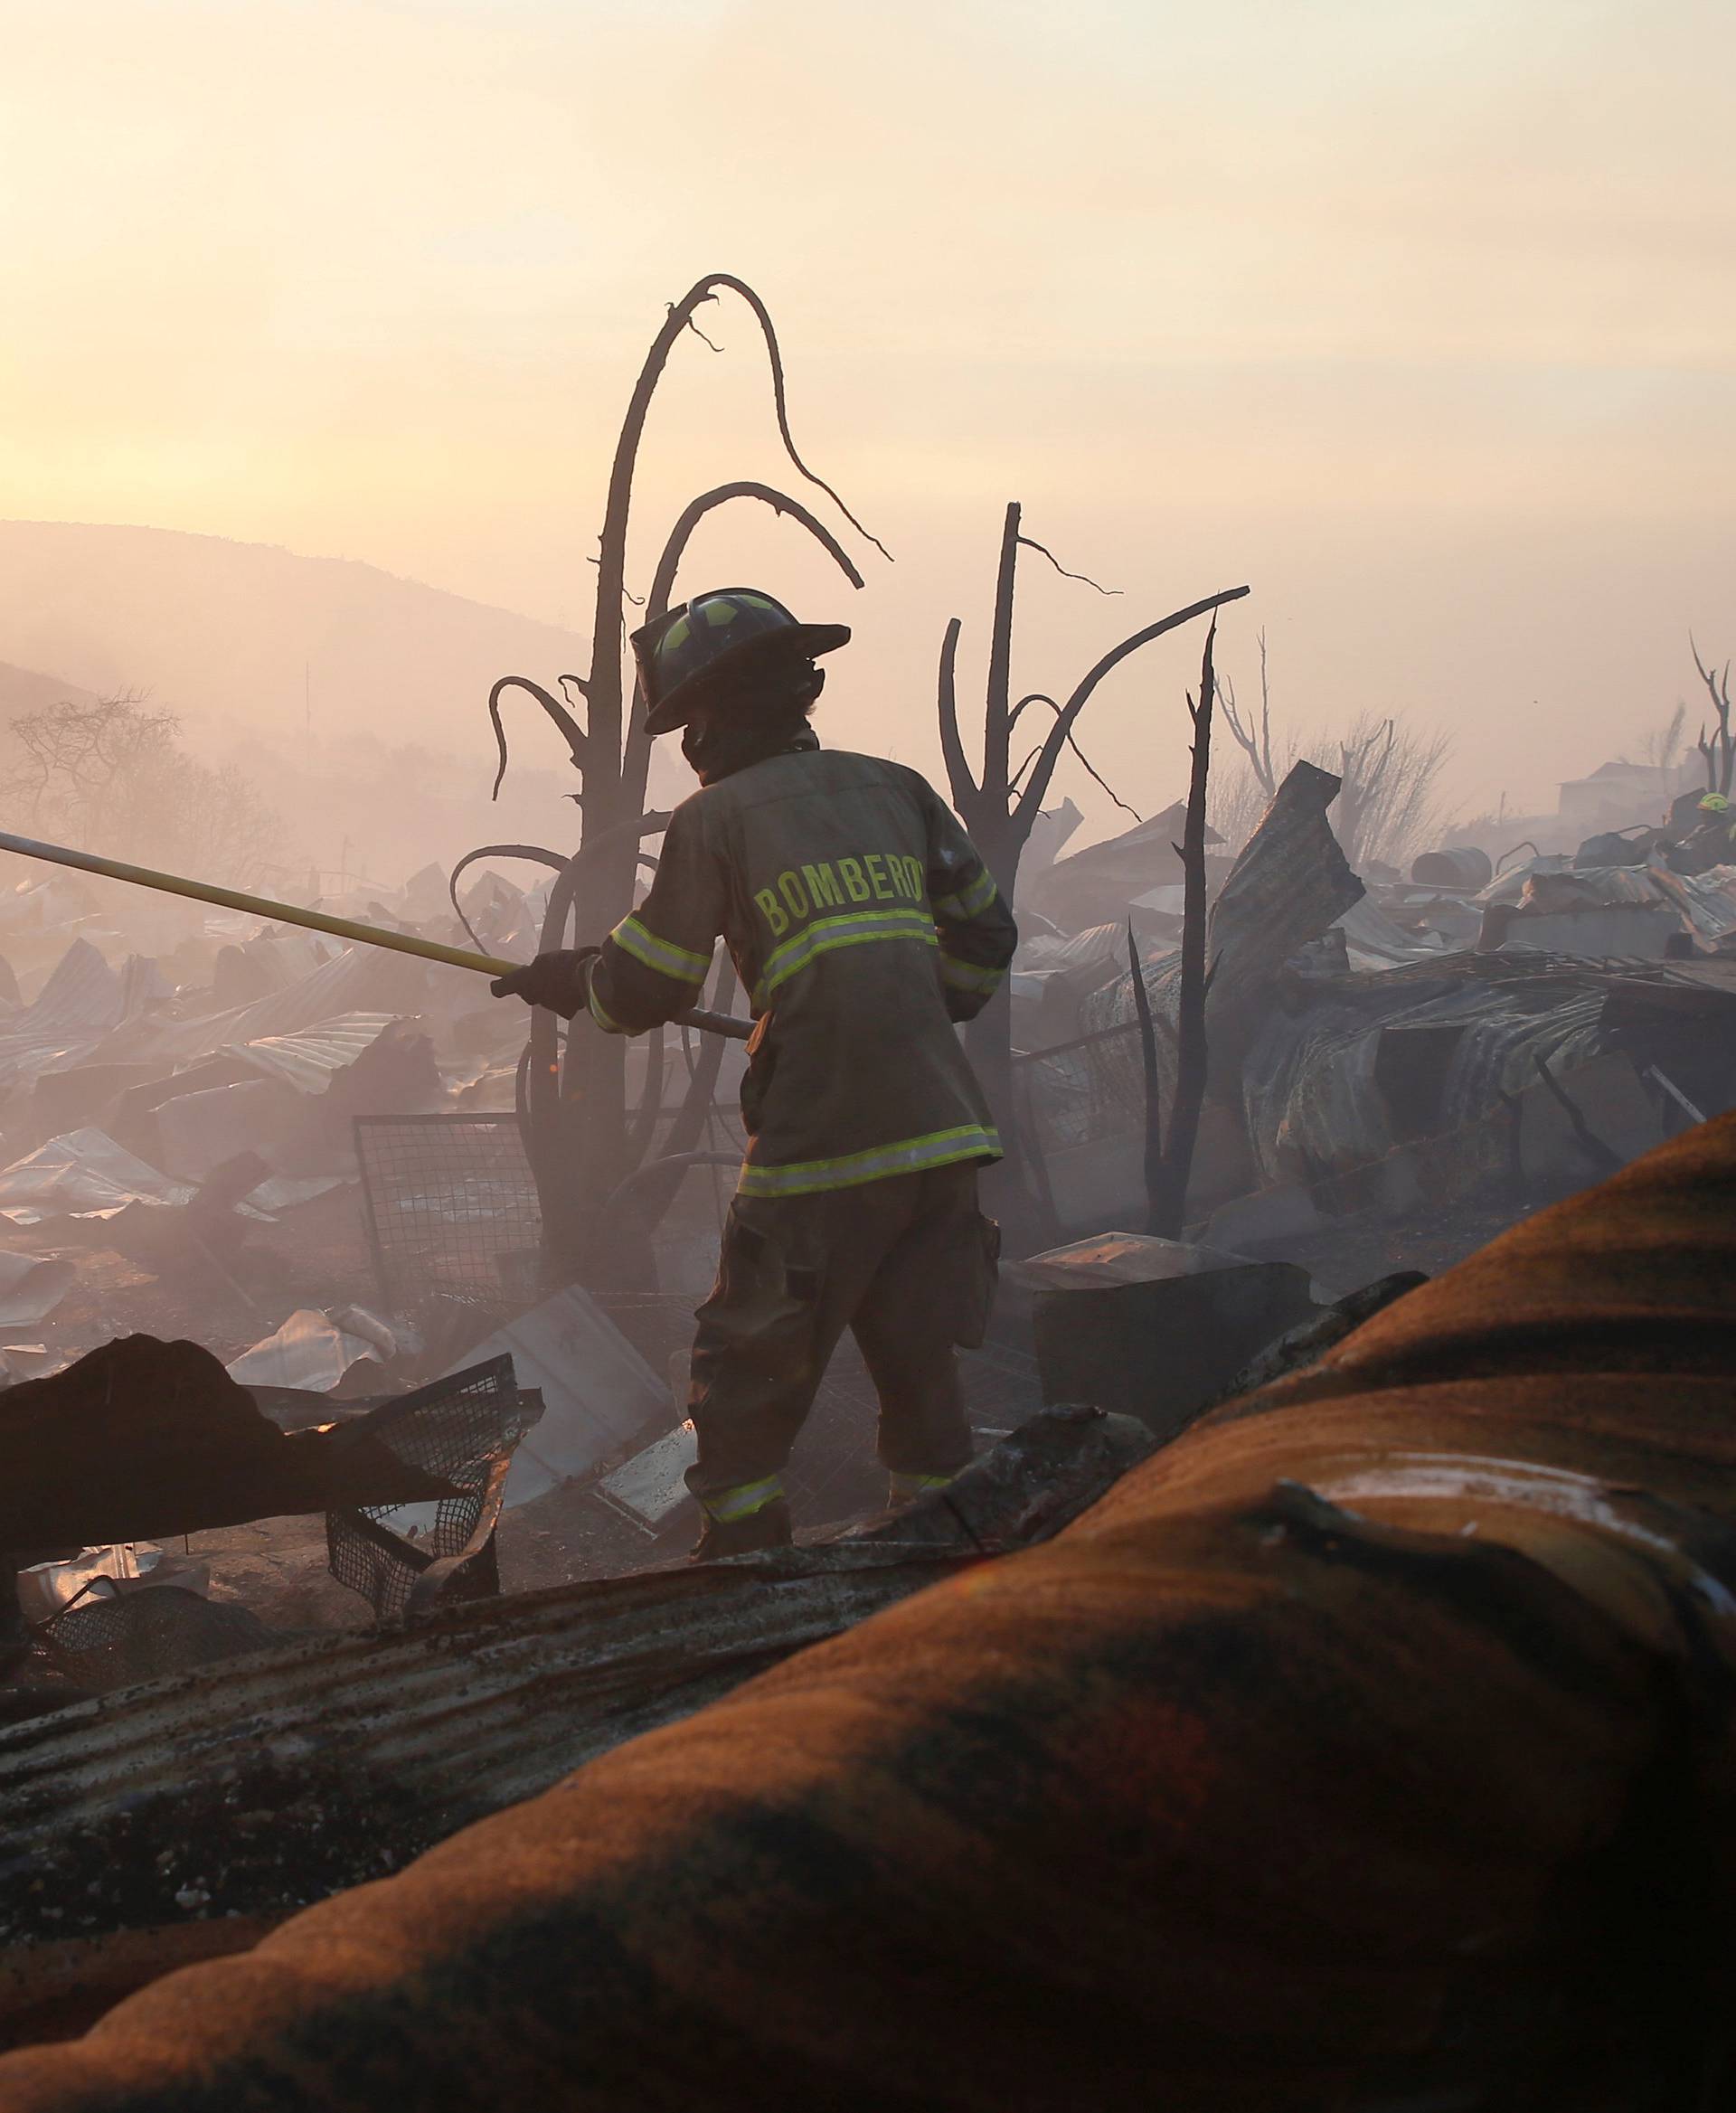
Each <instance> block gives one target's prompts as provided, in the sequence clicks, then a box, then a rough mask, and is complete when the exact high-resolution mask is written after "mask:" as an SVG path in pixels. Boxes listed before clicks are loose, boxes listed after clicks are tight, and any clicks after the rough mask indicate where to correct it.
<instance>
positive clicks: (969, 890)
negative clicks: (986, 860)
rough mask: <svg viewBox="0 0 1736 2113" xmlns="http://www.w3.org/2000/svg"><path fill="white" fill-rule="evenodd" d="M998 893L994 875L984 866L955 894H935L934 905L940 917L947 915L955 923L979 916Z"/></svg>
mask: <svg viewBox="0 0 1736 2113" xmlns="http://www.w3.org/2000/svg"><path fill="white" fill-rule="evenodd" d="M999 893H1000V890H999V889H998V888H997V887H996V886H995V876H994V874H993V873H990V872H989V870H988V868H987V867H986V866H984V867H983V868H982V870H981V872H980V873H978V874H977V878H976V879H975V880H974V881H972V882H969V884H968V885H967V886H966V887H963V888H960V889H959V891H958V893H957V894H956V895H937V896H936V897H935V899H934V907H935V908H936V909H937V910H939V912H940V914H941V916H942V917H949V918H951V919H952V920H953V921H954V922H955V923H957V924H962V923H963V922H964V921H965V920H966V919H967V918H972V917H980V916H981V915H982V914H983V912H984V910H986V909H987V908H988V906H989V904H990V903H991V902H993V901H994V900H995V897H996V896H997V895H998V894H999Z"/></svg>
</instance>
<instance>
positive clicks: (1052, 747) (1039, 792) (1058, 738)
mask: <svg viewBox="0 0 1736 2113" xmlns="http://www.w3.org/2000/svg"><path fill="white" fill-rule="evenodd" d="M1247 592H1248V590H1247V588H1245V587H1228V588H1225V589H1224V590H1223V591H1222V593H1221V594H1213V595H1208V596H1207V598H1206V599H1204V600H1203V601H1196V602H1192V603H1190V604H1189V606H1188V607H1187V608H1184V609H1175V610H1174V611H1173V612H1172V613H1171V614H1170V615H1169V616H1166V617H1160V618H1158V620H1157V621H1156V623H1155V624H1147V625H1146V627H1145V628H1144V629H1143V630H1140V631H1136V632H1135V633H1134V634H1133V636H1132V637H1129V638H1124V639H1123V640H1122V641H1121V643H1120V644H1119V645H1118V646H1111V647H1110V649H1109V652H1108V653H1106V654H1105V655H1104V656H1103V657H1102V659H1101V660H1099V662H1098V664H1097V665H1096V666H1095V667H1093V668H1092V669H1091V670H1090V672H1089V674H1086V675H1085V676H1084V677H1083V679H1082V680H1081V681H1080V684H1079V685H1078V687H1077V688H1076V689H1075V690H1074V691H1073V693H1072V695H1071V697H1069V698H1068V700H1067V702H1066V703H1065V704H1064V705H1063V706H1062V707H1061V712H1060V713H1059V714H1058V715H1057V717H1056V720H1055V723H1054V725H1053V726H1052V728H1051V730H1050V732H1049V738H1048V740H1046V741H1045V742H1044V743H1043V755H1042V758H1041V759H1039V761H1038V764H1037V768H1036V770H1035V772H1034V774H1033V777H1032V779H1031V782H1030V783H1029V784H1028V785H1027V786H1026V788H1025V789H1024V792H1023V793H1022V794H1021V795H1020V797H1019V801H1018V805H1017V807H1015V808H1014V819H1015V820H1016V822H1017V823H1018V824H1019V825H1020V826H1019V837H1020V841H1021V842H1023V841H1024V837H1025V836H1027V835H1029V834H1030V830H1031V825H1032V823H1033V821H1034V820H1035V819H1036V814H1037V809H1038V808H1039V807H1041V806H1042V805H1043V797H1044V795H1045V794H1046V793H1047V791H1048V789H1049V780H1050V779H1051V778H1052V777H1053V775H1054V769H1055V765H1056V763H1057V762H1058V761H1059V760H1060V759H1061V750H1062V749H1063V748H1064V747H1065V746H1066V743H1067V737H1068V735H1069V734H1070V733H1071V731H1072V730H1073V722H1074V721H1075V720H1076V719H1077V718H1078V717H1079V715H1080V712H1082V711H1083V710H1084V709H1085V707H1086V705H1087V704H1089V703H1090V701H1091V697H1092V694H1093V693H1094V692H1095V691H1096V689H1097V686H1098V684H1099V683H1100V682H1101V681H1102V680H1103V678H1104V676H1105V675H1107V674H1109V672H1110V670H1111V669H1112V668H1116V667H1118V666H1119V665H1121V663H1122V662H1123V661H1124V660H1125V659H1126V658H1127V656H1128V655H1129V654H1130V653H1137V651H1138V650H1139V648H1140V647H1141V646H1149V645H1150V644H1151V642H1152V640H1153V639H1154V638H1161V637H1163V636H1164V634H1165V631H1174V630H1175V629H1177V628H1178V627H1180V626H1181V625H1183V624H1191V623H1192V622H1193V621H1194V618H1195V617H1203V616H1206V615H1209V614H1211V613H1212V612H1213V611H1215V610H1217V609H1220V608H1222V607H1223V606H1224V605H1225V603H1226V602H1231V601H1240V600H1241V598H1242V596H1243V595H1245V594H1246V593H1247ZM1202 822H1203V818H1202Z"/></svg>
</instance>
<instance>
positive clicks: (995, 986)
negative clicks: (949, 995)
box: [940, 953, 1006, 997]
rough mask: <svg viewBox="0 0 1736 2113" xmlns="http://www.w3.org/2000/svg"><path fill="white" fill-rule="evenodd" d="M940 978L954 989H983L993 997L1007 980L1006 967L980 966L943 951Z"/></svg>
mask: <svg viewBox="0 0 1736 2113" xmlns="http://www.w3.org/2000/svg"><path fill="white" fill-rule="evenodd" d="M940 980H941V982H942V983H949V984H950V985H951V986H952V987H953V989H954V990H983V991H986V992H987V993H988V994H989V995H990V996H991V997H992V996H993V995H995V992H996V991H997V990H999V989H1000V987H1001V986H1002V984H1003V983H1004V982H1005V980H1006V971H1005V968H978V967H977V965H976V963H975V962H974V961H961V960H959V958H958V956H957V955H956V954H947V953H942V955H941V957H940Z"/></svg>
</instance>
